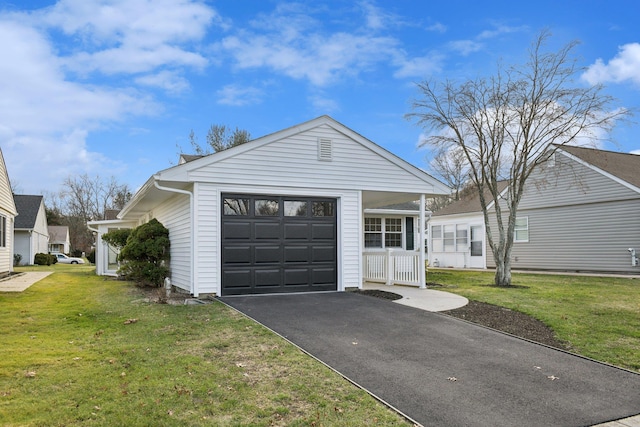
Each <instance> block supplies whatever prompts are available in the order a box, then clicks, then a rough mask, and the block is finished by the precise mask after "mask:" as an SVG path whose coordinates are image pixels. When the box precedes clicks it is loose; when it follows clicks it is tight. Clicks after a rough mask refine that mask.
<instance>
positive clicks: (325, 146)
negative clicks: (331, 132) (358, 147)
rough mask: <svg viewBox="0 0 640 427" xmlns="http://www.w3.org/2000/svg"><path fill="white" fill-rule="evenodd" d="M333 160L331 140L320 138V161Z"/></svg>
mask: <svg viewBox="0 0 640 427" xmlns="http://www.w3.org/2000/svg"><path fill="white" fill-rule="evenodd" d="M332 158H333V153H332V147H331V140H330V139H324V138H320V139H318V160H326V161H331V159H332Z"/></svg>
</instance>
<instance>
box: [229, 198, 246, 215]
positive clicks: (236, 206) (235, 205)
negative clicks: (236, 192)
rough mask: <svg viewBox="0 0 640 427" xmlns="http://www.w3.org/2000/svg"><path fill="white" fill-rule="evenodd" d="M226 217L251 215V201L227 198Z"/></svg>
mask: <svg viewBox="0 0 640 427" xmlns="http://www.w3.org/2000/svg"><path fill="white" fill-rule="evenodd" d="M224 214H225V215H232V216H234V215H249V199H240V198H225V199H224Z"/></svg>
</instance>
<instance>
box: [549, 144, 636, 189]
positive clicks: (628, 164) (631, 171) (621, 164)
mask: <svg viewBox="0 0 640 427" xmlns="http://www.w3.org/2000/svg"><path fill="white" fill-rule="evenodd" d="M558 149H559V150H561V151H564V152H566V153H569V154H571V155H572V156H574V157H577V158H578V159H580V160H582V161H583V162H585V163H588V164H590V165H592V166H595V167H596V168H598V169H600V170H601V171H604V172H606V173H608V174H610V175H613V176H615V177H616V178H618V179H620V180H622V181H625V182H627V183H629V184H631V185H633V186H635V187H637V188H640V155H637V154H628V153H619V152H615V151H605V150H598V149H595V148H585V147H574V146H570V145H563V146H561V147H558Z"/></svg>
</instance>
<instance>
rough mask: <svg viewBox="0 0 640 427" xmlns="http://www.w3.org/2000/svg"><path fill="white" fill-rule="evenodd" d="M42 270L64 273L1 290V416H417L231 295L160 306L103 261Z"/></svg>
mask: <svg viewBox="0 0 640 427" xmlns="http://www.w3.org/2000/svg"><path fill="white" fill-rule="evenodd" d="M33 268H34V267H31V268H30V269H33ZM35 268H37V269H42V270H44V269H53V270H55V271H56V273H55V274H52V275H50V276H49V277H47V278H46V279H44V280H42V281H40V282H38V283H36V284H35V285H33V286H32V287H30V288H29V289H27V290H26V291H25V292H22V293H0V330H1V331H2V341H1V344H0V425H20V426H45V425H46V426H62V425H65V426H73V425H77V426H79V425H82V426H92V425H95V426H101V425H105V426H106V425H108V426H113V425H121V426H149V425H161V426H184V425H189V426H197V425H215V426H226V425H228V426H232V425H233V426H237V425H252V426H279V425H287V426H313V425H315V426H328V425H343V426H347V425H351V426H356V425H358V426H359V425H380V426H392V425H410V424H409V423H407V422H406V421H405V420H404V419H403V418H401V417H400V416H398V415H397V414H396V413H395V412H393V411H391V410H390V409H388V408H386V407H385V406H383V405H381V404H380V403H379V402H377V401H376V400H374V399H373V398H372V397H370V396H369V395H368V394H367V393H365V392H364V391H362V390H360V389H358V388H357V387H355V386H354V385H352V384H351V383H349V382H348V381H346V380H345V379H343V378H342V377H341V376H339V375H338V374H336V373H334V372H333V371H331V370H330V369H328V368H327V367H325V366H324V365H322V364H320V363H318V362H316V361H315V360H313V359H311V358H310V357H308V356H307V355H305V354H304V353H302V352H301V351H300V350H298V349H297V348H296V347H293V346H292V345H290V344H288V343H286V342H285V341H283V340H282V339H280V338H279V337H277V336H275V335H274V334H272V333H271V332H269V331H268V330H266V329H264V328H262V327H260V326H258V325H256V324H255V323H253V322H252V321H250V320H247V319H246V318H245V317H243V316H241V315H239V314H237V313H236V312H234V311H232V310H230V309H228V308H227V307H226V306H224V305H222V304H220V303H217V302H215V303H212V304H209V305H201V306H184V305H179V306H176V305H162V304H154V303H149V302H146V301H145V300H144V299H143V298H144V295H143V293H141V292H140V290H139V289H137V288H135V287H133V286H132V285H131V284H129V283H127V282H122V281H115V280H105V279H104V278H102V277H97V276H95V275H94V273H93V268H92V267H91V266H75V265H74V266H58V265H55V266H50V267H35ZM19 270H20V269H19Z"/></svg>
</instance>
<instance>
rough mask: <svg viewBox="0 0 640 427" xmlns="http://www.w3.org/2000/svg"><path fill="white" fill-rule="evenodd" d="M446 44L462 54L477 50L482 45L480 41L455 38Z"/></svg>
mask: <svg viewBox="0 0 640 427" xmlns="http://www.w3.org/2000/svg"><path fill="white" fill-rule="evenodd" d="M448 46H449V48H450V49H451V50H454V51H456V52H458V53H460V54H461V55H463V56H467V55H469V54H471V53H473V52H477V51H479V50H481V49H482V48H483V47H484V45H483V44H482V43H479V42H477V41H474V40H456V41H452V42H449V44H448Z"/></svg>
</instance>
